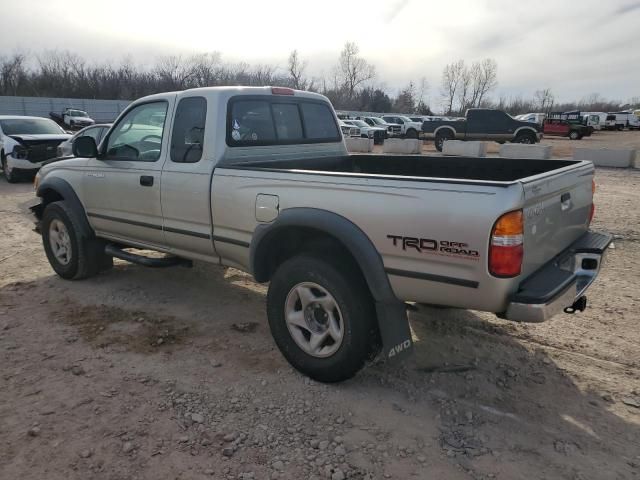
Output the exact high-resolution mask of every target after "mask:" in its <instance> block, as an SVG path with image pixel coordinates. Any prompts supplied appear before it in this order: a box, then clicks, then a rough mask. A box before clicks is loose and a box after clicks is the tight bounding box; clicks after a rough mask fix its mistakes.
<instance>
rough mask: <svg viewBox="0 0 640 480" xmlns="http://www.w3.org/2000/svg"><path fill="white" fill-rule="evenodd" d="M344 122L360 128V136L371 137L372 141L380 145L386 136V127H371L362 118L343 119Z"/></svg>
mask: <svg viewBox="0 0 640 480" xmlns="http://www.w3.org/2000/svg"><path fill="white" fill-rule="evenodd" d="M343 122H344V123H346V124H349V125H353V126H354V127H358V128H359V129H360V136H361V137H365V138H373V143H374V144H376V145H381V144H383V143H384V139H385V138H386V137H387V129H386V128H382V127H372V126H370V125H369V124H367V123H366V122H364V121H363V120H343Z"/></svg>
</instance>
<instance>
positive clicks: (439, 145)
mask: <svg viewBox="0 0 640 480" xmlns="http://www.w3.org/2000/svg"><path fill="white" fill-rule="evenodd" d="M447 140H453V134H451V132H442V133H438V134H437V135H436V139H435V142H434V143H435V145H436V150H438V151H439V152H441V151H442V149H443V148H444V142H446V141H447Z"/></svg>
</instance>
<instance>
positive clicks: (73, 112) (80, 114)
mask: <svg viewBox="0 0 640 480" xmlns="http://www.w3.org/2000/svg"><path fill="white" fill-rule="evenodd" d="M68 113H69V115H71V116H72V117H88V116H89V115H87V112H83V111H82V110H69V111H68Z"/></svg>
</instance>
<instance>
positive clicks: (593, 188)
mask: <svg viewBox="0 0 640 480" xmlns="http://www.w3.org/2000/svg"><path fill="white" fill-rule="evenodd" d="M595 193H596V180H595V178H593V179H591V211H590V212H589V225H591V222H592V221H593V216H594V215H595V214H596V206H595V204H594V203H593V195H594V194H595Z"/></svg>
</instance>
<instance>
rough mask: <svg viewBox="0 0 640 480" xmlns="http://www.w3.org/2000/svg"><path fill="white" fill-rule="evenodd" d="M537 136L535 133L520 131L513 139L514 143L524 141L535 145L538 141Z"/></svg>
mask: <svg viewBox="0 0 640 480" xmlns="http://www.w3.org/2000/svg"><path fill="white" fill-rule="evenodd" d="M536 140H537V139H536V136H535V135H534V134H533V133H530V132H526V133H519V134H518V135H517V136H516V138H515V139H514V140H513V143H524V144H526V145H534V144H535V143H536Z"/></svg>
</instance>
